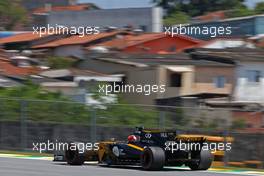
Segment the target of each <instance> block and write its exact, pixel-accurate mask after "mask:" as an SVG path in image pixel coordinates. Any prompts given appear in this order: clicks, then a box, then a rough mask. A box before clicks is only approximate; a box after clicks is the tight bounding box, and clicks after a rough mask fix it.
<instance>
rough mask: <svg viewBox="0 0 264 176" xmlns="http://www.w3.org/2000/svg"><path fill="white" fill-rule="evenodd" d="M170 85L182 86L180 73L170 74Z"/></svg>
mask: <svg viewBox="0 0 264 176" xmlns="http://www.w3.org/2000/svg"><path fill="white" fill-rule="evenodd" d="M170 86H171V87H181V86H182V75H181V74H180V73H173V74H171V76H170Z"/></svg>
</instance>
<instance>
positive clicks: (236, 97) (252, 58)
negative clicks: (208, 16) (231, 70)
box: [193, 48, 264, 104]
mask: <svg viewBox="0 0 264 176" xmlns="http://www.w3.org/2000/svg"><path fill="white" fill-rule="evenodd" d="M193 56H194V57H195V58H196V59H206V60H210V61H217V62H219V63H233V64H235V65H236V67H235V77H234V79H235V85H234V92H233V96H232V97H233V101H235V102H244V103H260V104H263V103H264V98H263V97H264V92H263V90H264V57H263V56H264V50H262V49H250V48H248V49H245V48H243V49H242V48H233V49H223V50H219V49H218V50H216V49H198V50H196V51H195V52H194V53H193Z"/></svg>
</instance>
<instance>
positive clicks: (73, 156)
mask: <svg viewBox="0 0 264 176" xmlns="http://www.w3.org/2000/svg"><path fill="white" fill-rule="evenodd" d="M72 145H76V147H75V148H76V150H71V146H72ZM68 146H69V148H68V149H67V150H66V151H65V159H66V161H67V163H68V164H69V165H83V163H84V161H85V156H84V153H81V152H80V151H79V149H78V148H77V146H78V143H74V144H73V143H70V144H69V145H68Z"/></svg>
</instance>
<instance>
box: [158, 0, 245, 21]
mask: <svg viewBox="0 0 264 176" xmlns="http://www.w3.org/2000/svg"><path fill="white" fill-rule="evenodd" d="M153 2H154V3H155V4H157V5H160V6H162V7H163V8H165V9H167V10H168V13H169V15H170V14H171V13H174V12H175V10H176V11H178V12H184V13H186V14H187V15H189V16H191V17H193V16H199V15H203V14H206V13H207V12H213V11H218V10H230V9H236V8H238V7H241V6H244V5H243V2H244V0H217V1H213V0H153Z"/></svg>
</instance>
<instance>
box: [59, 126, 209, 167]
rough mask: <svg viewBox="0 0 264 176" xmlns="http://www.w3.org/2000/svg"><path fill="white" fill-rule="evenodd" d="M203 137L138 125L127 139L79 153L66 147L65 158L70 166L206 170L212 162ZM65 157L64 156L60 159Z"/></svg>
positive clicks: (100, 144)
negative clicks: (92, 164)
mask: <svg viewBox="0 0 264 176" xmlns="http://www.w3.org/2000/svg"><path fill="white" fill-rule="evenodd" d="M205 142H206V138H205V137H202V136H188V135H187V136H185V135H177V134H176V132H174V131H160V130H147V129H144V128H137V129H136V130H135V132H134V134H132V135H129V136H128V139H127V141H115V140H112V141H105V142H100V143H99V144H98V149H97V150H89V151H85V152H80V151H79V150H78V148H76V149H74V150H73V149H70V148H69V149H67V150H66V151H65V154H64V156H58V155H55V156H54V157H55V158H54V160H55V161H56V160H60V159H58V158H60V157H63V158H64V159H65V161H66V162H67V163H68V164H70V165H82V164H83V163H84V162H85V161H98V163H99V164H100V165H109V166H111V165H139V166H142V168H143V169H145V170H161V169H162V168H163V167H164V166H182V165H185V166H189V167H190V168H191V169H192V170H207V169H208V168H210V166H211V163H212V162H213V155H212V154H211V152H210V150H207V149H204V148H203V147H202V146H203V145H204V143H205ZM61 160H62V159H61Z"/></svg>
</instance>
